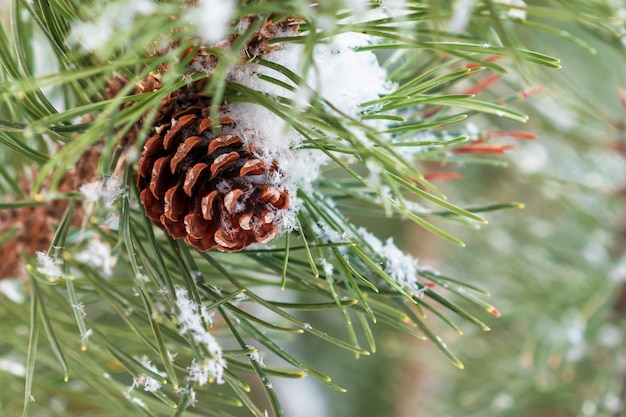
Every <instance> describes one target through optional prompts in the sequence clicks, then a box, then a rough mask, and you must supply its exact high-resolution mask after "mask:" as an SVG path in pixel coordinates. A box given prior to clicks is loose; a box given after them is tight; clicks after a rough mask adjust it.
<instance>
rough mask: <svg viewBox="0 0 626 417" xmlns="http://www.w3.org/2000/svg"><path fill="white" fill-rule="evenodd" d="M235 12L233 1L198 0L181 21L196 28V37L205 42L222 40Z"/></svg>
mask: <svg viewBox="0 0 626 417" xmlns="http://www.w3.org/2000/svg"><path fill="white" fill-rule="evenodd" d="M236 10H237V2H236V1H235V0H199V1H198V5H197V6H195V7H191V8H189V9H188V10H187V12H186V13H184V14H183V19H186V20H187V21H188V22H189V23H192V24H194V25H195V26H196V28H197V32H198V35H199V36H200V37H201V38H202V39H203V40H204V41H206V42H209V43H215V42H218V41H221V40H223V39H224V38H225V37H226V36H227V35H228V31H229V29H230V26H231V20H232V19H233V15H234V14H235V11H236Z"/></svg>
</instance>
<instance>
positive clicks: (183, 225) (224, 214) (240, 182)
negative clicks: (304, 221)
mask: <svg viewBox="0 0 626 417" xmlns="http://www.w3.org/2000/svg"><path fill="white" fill-rule="evenodd" d="M206 101H207V99H206V97H205V95H204V82H203V80H201V81H198V82H195V83H192V84H190V85H188V86H186V87H183V88H181V89H179V90H176V91H174V92H173V93H172V94H170V95H169V96H168V97H167V98H166V99H164V100H163V102H162V103H161V106H160V110H159V113H158V115H157V117H156V119H155V123H154V127H153V129H152V130H153V135H152V136H151V137H150V138H149V139H148V140H147V141H146V143H145V145H144V150H143V152H142V154H141V157H140V159H139V165H138V170H139V173H138V180H137V186H138V188H139V191H140V200H141V202H142V204H143V206H144V208H145V212H146V215H147V216H148V217H149V218H150V219H151V220H152V221H153V222H154V223H156V224H157V225H159V226H160V227H163V228H164V229H165V230H166V231H167V233H168V234H169V235H170V236H172V237H173V238H174V239H182V238H184V239H185V241H186V242H187V243H188V244H190V245H191V246H193V247H195V248H197V249H199V250H201V251H206V250H209V249H211V248H213V247H214V246H217V249H218V250H220V251H224V252H236V251H240V250H242V249H244V248H245V247H246V246H248V245H250V244H252V243H256V242H267V241H269V240H271V239H273V238H274V236H276V233H277V223H278V221H279V220H280V218H281V210H284V209H286V208H287V207H288V205H289V195H288V192H287V190H286V188H285V187H284V185H282V182H283V181H284V176H283V174H282V173H281V171H280V170H279V168H278V165H277V163H276V161H271V162H268V161H265V160H264V158H263V155H261V154H260V153H259V152H257V151H256V150H255V149H254V143H253V142H250V143H246V141H244V139H243V138H242V137H241V136H240V135H238V134H237V127H236V122H235V121H234V120H233V119H232V118H230V117H229V116H228V115H227V114H226V113H225V111H224V109H221V117H220V120H219V123H214V121H213V120H211V117H210V113H211V108H210V107H209V106H206V105H205V104H204V103H205V102H206Z"/></svg>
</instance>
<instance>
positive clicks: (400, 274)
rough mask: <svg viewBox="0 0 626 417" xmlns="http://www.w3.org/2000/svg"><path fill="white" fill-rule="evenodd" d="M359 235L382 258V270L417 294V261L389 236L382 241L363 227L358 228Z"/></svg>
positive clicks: (418, 291) (418, 289)
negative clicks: (383, 261)
mask: <svg viewBox="0 0 626 417" xmlns="http://www.w3.org/2000/svg"><path fill="white" fill-rule="evenodd" d="M357 231H358V233H359V235H360V236H361V237H362V238H363V239H364V240H365V241H366V242H367V244H368V245H369V246H370V247H371V249H372V251H373V252H374V253H376V254H378V255H379V256H381V257H382V258H383V259H384V260H385V263H384V271H385V273H387V275H389V276H390V277H391V278H392V279H393V280H394V281H396V282H397V283H398V284H400V285H402V287H403V288H405V289H406V290H407V291H411V292H413V293H416V294H419V293H420V292H421V289H420V287H419V285H418V283H417V268H418V262H417V259H415V258H414V257H413V256H411V255H409V254H407V253H405V252H403V251H402V250H400V249H399V248H398V247H397V246H396V245H395V244H394V243H393V239H392V238H389V239H387V241H385V243H383V242H382V241H381V240H380V239H378V238H377V237H376V236H374V235H373V234H371V233H370V232H368V231H367V230H366V229H364V228H362V227H361V228H359V229H358V230H357Z"/></svg>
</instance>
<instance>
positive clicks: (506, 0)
mask: <svg viewBox="0 0 626 417" xmlns="http://www.w3.org/2000/svg"><path fill="white" fill-rule="evenodd" d="M497 3H498V4H500V5H503V6H513V7H509V9H508V11H507V12H506V15H507V16H508V17H509V18H511V19H517V20H526V2H525V1H524V0H500V1H498V2H497Z"/></svg>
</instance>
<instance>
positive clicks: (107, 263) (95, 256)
mask: <svg viewBox="0 0 626 417" xmlns="http://www.w3.org/2000/svg"><path fill="white" fill-rule="evenodd" d="M75 258H76V260H77V261H79V262H82V263H84V264H87V265H91V266H92V267H95V268H99V269H100V270H101V271H102V273H103V274H104V276H107V277H110V276H111V273H112V272H113V266H115V263H116V261H117V259H116V258H115V257H114V256H113V255H111V247H110V246H109V244H108V243H106V242H102V241H101V240H99V239H91V240H90V241H89V243H88V244H87V249H85V250H84V251H82V252H79V253H77V254H76V256H75Z"/></svg>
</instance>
